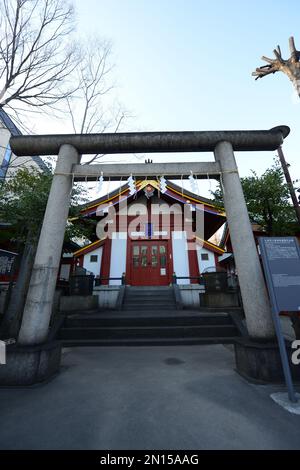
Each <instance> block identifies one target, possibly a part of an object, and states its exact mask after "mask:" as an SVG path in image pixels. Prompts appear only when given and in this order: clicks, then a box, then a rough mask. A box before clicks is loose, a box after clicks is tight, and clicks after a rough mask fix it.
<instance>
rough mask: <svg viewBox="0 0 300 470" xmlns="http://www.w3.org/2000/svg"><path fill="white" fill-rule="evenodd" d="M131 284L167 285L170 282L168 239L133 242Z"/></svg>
mask: <svg viewBox="0 0 300 470" xmlns="http://www.w3.org/2000/svg"><path fill="white" fill-rule="evenodd" d="M130 278H131V279H130V281H131V282H130V284H131V285H133V286H166V285H168V284H169V283H170V272H169V253H168V242H167V241H160V240H156V241H154V240H153V241H148V240H143V241H136V242H131V253H130Z"/></svg>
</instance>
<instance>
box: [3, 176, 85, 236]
mask: <svg viewBox="0 0 300 470" xmlns="http://www.w3.org/2000/svg"><path fill="white" fill-rule="evenodd" d="M51 182H52V172H51V170H50V168H49V171H48V172H47V173H41V172H39V171H37V170H34V169H33V168H30V169H29V168H23V169H20V170H18V171H17V173H16V174H15V175H14V176H13V177H12V178H9V179H6V180H5V181H4V182H3V183H2V185H1V186H0V219H1V220H2V221H3V222H9V223H10V224H11V225H12V228H13V230H14V235H13V239H14V241H19V242H21V243H24V242H25V241H26V240H28V236H29V238H30V241H31V242H33V243H36V242H37V239H38V236H39V233H40V228H41V225H42V221H43V217H44V212H45V209H46V205H47V200H48V195H49V191H50V186H51ZM85 196H86V192H85V190H84V189H83V188H82V186H81V185H77V186H76V185H74V187H73V191H72V198H71V206H70V212H69V215H70V218H72V217H76V216H77V215H78V214H79V211H80V206H81V204H82V203H83V202H85V200H86V197H85ZM89 235H90V231H89V229H88V228H84V227H83V226H79V225H74V224H72V223H68V224H67V227H66V234H65V241H70V240H71V239H72V238H74V237H76V236H79V237H80V236H86V237H88V236H89Z"/></svg>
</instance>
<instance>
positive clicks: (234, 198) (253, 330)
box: [214, 142, 275, 340]
mask: <svg viewBox="0 0 300 470" xmlns="http://www.w3.org/2000/svg"><path fill="white" fill-rule="evenodd" d="M214 153H215V158H216V160H217V161H219V162H220V166H221V170H222V180H221V181H222V185H223V197H224V205H225V212H226V218H227V221H228V226H229V232H230V238H231V242H232V247H233V253H234V259H235V265H236V268H237V272H238V278H239V285H240V289H241V295H242V299H243V306H244V312H245V317H246V322H247V328H248V332H249V335H250V337H252V338H253V339H256V340H259V339H263V340H268V339H272V338H274V336H275V330H274V326H273V321H272V316H271V309H270V304H269V299H268V294H267V291H266V287H265V282H264V278H263V273H262V269H261V265H260V261H259V257H258V252H257V249H256V245H255V241H254V237H253V233H252V228H251V224H250V220H249V215H248V210H247V206H246V202H245V198H244V193H243V189H242V185H241V180H240V178H239V174H238V168H237V165H236V161H235V157H234V153H233V149H232V145H231V143H230V142H219V143H218V144H217V146H216V148H215V152H214Z"/></svg>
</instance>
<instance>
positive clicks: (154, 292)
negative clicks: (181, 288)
mask: <svg viewBox="0 0 300 470" xmlns="http://www.w3.org/2000/svg"><path fill="white" fill-rule="evenodd" d="M122 310H124V311H127V312H134V311H138V312H143V311H157V310H163V311H170V310H176V301H175V294H174V289H173V286H170V287H169V286H155V287H131V286H127V287H126V289H125V295H124V300H123V306H122Z"/></svg>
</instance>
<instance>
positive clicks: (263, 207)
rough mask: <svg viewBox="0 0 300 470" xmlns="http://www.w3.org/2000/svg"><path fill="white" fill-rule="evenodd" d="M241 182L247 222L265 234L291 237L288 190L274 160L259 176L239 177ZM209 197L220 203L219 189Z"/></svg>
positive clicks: (294, 229)
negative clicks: (253, 224)
mask: <svg viewBox="0 0 300 470" xmlns="http://www.w3.org/2000/svg"><path fill="white" fill-rule="evenodd" d="M241 183H242V187H243V191H244V195H245V200H246V204H247V208H248V212H249V216H250V219H251V220H253V221H255V222H256V223H258V224H259V225H261V227H262V228H263V229H264V230H265V232H266V234H267V235H269V236H283V235H294V234H295V233H296V232H297V231H299V225H298V223H297V220H296V216H295V212H294V208H293V206H292V205H291V203H290V195H289V189H288V186H287V184H286V183H285V180H284V175H283V171H282V168H281V166H280V163H279V162H278V161H277V160H275V162H274V164H273V165H272V166H271V167H270V168H268V169H267V170H266V171H265V172H264V173H263V174H262V176H258V175H257V173H256V172H255V171H253V170H252V174H251V176H248V177H245V178H241ZM212 194H213V196H214V199H215V202H216V203H217V204H220V205H221V204H223V195H222V189H221V187H219V188H217V190H216V191H214V192H212Z"/></svg>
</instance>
